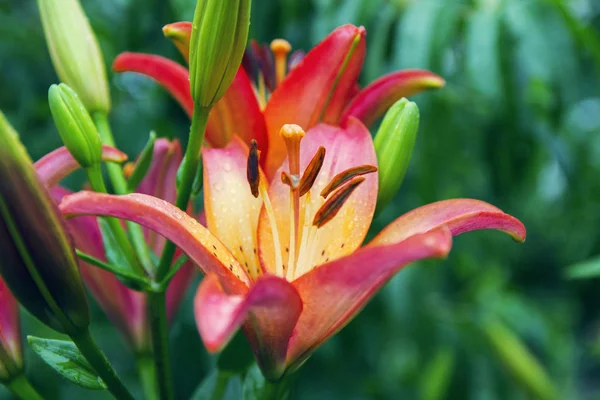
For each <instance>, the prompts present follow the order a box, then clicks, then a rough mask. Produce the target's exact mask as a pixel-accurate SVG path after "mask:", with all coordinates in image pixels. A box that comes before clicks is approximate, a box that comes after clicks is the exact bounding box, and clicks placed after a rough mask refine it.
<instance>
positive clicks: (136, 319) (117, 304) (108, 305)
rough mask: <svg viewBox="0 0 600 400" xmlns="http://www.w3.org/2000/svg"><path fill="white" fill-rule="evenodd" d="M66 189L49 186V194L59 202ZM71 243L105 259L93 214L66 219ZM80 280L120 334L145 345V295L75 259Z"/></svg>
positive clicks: (141, 346) (138, 345) (139, 347)
mask: <svg viewBox="0 0 600 400" xmlns="http://www.w3.org/2000/svg"><path fill="white" fill-rule="evenodd" d="M68 195H70V192H69V191H68V190H66V189H63V188H61V187H58V186H57V187H55V188H53V189H52V197H53V198H54V200H55V201H56V202H57V203H59V202H60V201H61V200H62V199H63V198H64V197H65V196H68ZM67 227H68V229H69V232H70V233H71V235H72V237H73V239H74V240H75V246H76V247H77V248H78V249H79V250H81V251H83V252H84V253H87V254H89V255H91V256H93V257H95V258H97V259H99V260H102V261H106V256H105V253H104V245H103V242H102V234H101V233H100V228H99V227H98V222H97V220H96V218H94V217H77V218H72V219H70V220H68V221H67ZM79 264H80V266H81V273H82V275H83V280H84V282H85V284H86V286H87V287H88V289H89V290H90V291H91V292H92V295H93V297H94V299H96V301H97V302H98V304H99V305H100V307H101V308H102V310H103V311H104V312H105V313H106V315H107V316H108V318H109V319H110V321H111V322H112V323H113V324H114V325H115V326H116V327H117V328H118V329H119V330H120V331H121V332H122V333H123V334H124V336H125V338H126V339H127V341H128V342H129V344H130V345H131V346H132V348H134V349H136V350H144V349H147V346H148V344H149V343H148V336H147V333H146V331H147V326H146V300H145V295H144V294H143V293H141V292H136V291H134V290H131V289H129V288H127V287H126V286H125V285H123V284H122V283H121V281H119V280H118V279H117V278H116V277H115V276H114V275H113V274H111V273H110V272H108V271H104V270H101V269H99V268H97V267H94V266H92V265H89V264H87V263H85V262H83V261H81V260H80V261H79Z"/></svg>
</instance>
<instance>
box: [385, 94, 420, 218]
mask: <svg viewBox="0 0 600 400" xmlns="http://www.w3.org/2000/svg"><path fill="white" fill-rule="evenodd" d="M418 130H419V108H418V107H417V105H416V104H415V103H413V102H412V101H408V100H406V99H405V98H402V99H400V100H398V101H397V102H396V103H395V104H394V105H393V106H392V107H390V109H389V110H388V112H387V113H386V114H385V117H384V118H383V122H382V123H381V126H380V127H379V130H378V131H377V135H376V136H375V141H374V143H375V153H376V154H377V161H378V163H379V195H378V196H377V209H378V210H381V209H383V208H384V207H385V206H386V205H387V204H388V203H389V202H390V201H391V200H392V198H393V197H394V196H395V195H396V193H397V192H398V190H399V189H400V186H401V185H402V181H403V180H404V176H405V175H406V170H407V169H408V164H409V162H410V158H411V156H412V152H413V148H414V146H415V139H416V137H417V131H418Z"/></svg>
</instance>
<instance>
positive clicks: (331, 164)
mask: <svg viewBox="0 0 600 400" xmlns="http://www.w3.org/2000/svg"><path fill="white" fill-rule="evenodd" d="M319 146H324V147H325V149H326V154H325V160H324V163H323V167H322V168H321V171H320V173H319V175H318V177H317V180H316V181H315V184H314V186H313V187H312V189H311V191H310V199H311V202H310V211H311V212H310V221H311V223H310V224H309V226H310V225H312V219H313V218H314V215H315V213H316V212H317V210H318V209H319V207H320V206H321V205H322V204H323V202H324V200H323V197H321V195H320V193H321V190H322V189H323V188H324V187H325V186H326V185H327V184H328V183H329V182H330V181H331V179H332V178H333V177H334V176H335V175H337V174H338V173H340V172H342V171H344V170H346V169H348V168H351V167H356V166H358V165H364V164H369V165H374V166H376V165H377V157H376V155H375V150H374V148H373V141H372V139H371V134H370V133H369V131H368V130H367V129H366V128H365V127H364V125H363V124H362V123H361V122H360V121H358V120H356V119H353V120H351V121H349V123H348V126H347V128H346V129H342V128H338V127H334V126H331V125H326V124H319V125H317V126H315V127H314V128H312V129H310V130H309V131H308V132H307V133H306V136H305V137H304V139H302V143H301V146H300V169H301V171H303V170H304V169H305V168H306V166H307V165H308V163H309V162H310V160H311V159H312V157H313V156H314V154H315V153H316V152H317V149H318V148H319ZM282 171H289V167H288V162H287V160H286V161H284V163H283V164H282V166H281V168H280V169H279V170H278V171H277V173H276V174H275V177H276V178H275V179H273V182H272V184H271V187H270V188H269V198H270V199H271V202H272V204H273V210H274V212H275V217H276V220H277V227H278V232H279V239H280V245H281V250H280V251H281V252H282V253H281V254H283V255H284V257H283V258H284V264H287V254H288V251H286V249H289V243H290V231H289V227H290V222H289V221H290V189H289V186H287V185H285V184H283V183H282V182H281V180H280V179H279V176H280V175H281V172H282ZM365 178H366V180H365V181H364V182H363V183H362V184H361V185H360V186H359V187H358V188H357V189H356V190H355V191H354V193H352V195H351V196H350V198H349V199H348V201H347V202H346V204H344V206H343V207H342V209H341V210H340V212H339V213H338V214H337V216H336V217H335V218H334V219H333V220H331V221H330V222H329V223H328V224H326V225H325V226H323V227H321V228H319V232H318V233H317V235H318V240H317V242H318V246H317V249H316V251H315V252H314V254H313V256H314V258H313V259H312V262H306V263H305V264H307V265H305V266H308V264H310V266H311V267H313V266H315V265H319V264H323V263H325V262H327V261H330V260H334V259H336V258H340V257H343V256H345V255H348V254H350V253H352V252H353V251H355V250H356V249H357V248H358V247H359V246H360V245H361V244H362V242H363V240H364V238H365V236H366V234H367V230H368V229H369V225H370V223H371V220H372V219H373V214H374V212H375V204H376V202H377V187H378V181H377V179H378V178H377V173H374V174H370V175H367V176H365ZM303 199H305V198H303ZM303 201H304V200H303ZM304 221H305V216H304V214H303V213H302V212H301V213H300V226H303V223H304ZM259 249H260V255H261V259H262V261H263V265H264V267H265V270H267V271H269V272H271V273H274V272H275V270H276V267H275V262H276V260H275V247H274V243H273V235H272V230H271V225H270V223H269V219H268V216H267V214H266V212H265V211H264V209H263V212H261V216H260V222H259ZM298 272H299V271H298V270H297V274H298ZM304 272H306V271H304ZM297 274H296V275H297Z"/></svg>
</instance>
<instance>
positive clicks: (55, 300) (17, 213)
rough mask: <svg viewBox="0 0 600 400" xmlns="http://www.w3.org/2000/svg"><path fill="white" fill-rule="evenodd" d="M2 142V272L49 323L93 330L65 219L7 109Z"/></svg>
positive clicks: (27, 305)
mask: <svg viewBox="0 0 600 400" xmlns="http://www.w3.org/2000/svg"><path fill="white" fill-rule="evenodd" d="M0 143H2V146H0V254H2V257H0V275H1V276H2V279H3V280H4V282H5V283H6V285H7V286H8V287H9V288H10V290H11V292H12V294H13V295H14V297H15V298H16V299H17V300H18V301H19V302H20V303H21V304H22V305H23V306H24V307H25V308H26V309H27V310H28V311H29V312H30V313H31V314H33V315H34V316H35V317H37V318H38V319H39V320H40V321H42V322H43V323H45V324H46V325H48V326H49V327H51V328H53V329H55V330H57V331H59V332H65V333H67V332H69V333H73V332H75V333H77V332H79V331H80V330H82V329H87V327H88V325H89V323H90V312H89V308H88V303H87V298H86V295H85V291H84V289H83V283H82V281H81V276H80V274H79V267H78V265H77V261H76V258H75V251H74V249H73V246H72V243H71V240H70V237H69V236H68V235H67V231H66V228H65V221H64V219H63V217H62V215H61V214H60V212H59V210H58V208H57V207H56V205H55V204H54V202H53V201H52V199H51V197H50V194H49V193H48V192H47V191H46V189H45V188H44V187H43V185H42V184H41V183H40V182H39V181H38V178H37V175H36V172H35V170H34V169H33V166H32V164H31V160H30V158H29V156H28V155H27V151H26V150H25V148H24V147H23V145H22V144H21V142H20V141H19V138H18V136H17V133H16V132H15V131H14V129H13V128H12V127H11V126H10V124H9V123H8V122H7V121H6V119H5V118H4V115H3V114H2V113H1V112H0Z"/></svg>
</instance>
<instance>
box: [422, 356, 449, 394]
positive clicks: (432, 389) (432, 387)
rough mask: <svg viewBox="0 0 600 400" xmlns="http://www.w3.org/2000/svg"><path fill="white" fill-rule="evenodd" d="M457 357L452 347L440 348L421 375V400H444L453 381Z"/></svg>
mask: <svg viewBox="0 0 600 400" xmlns="http://www.w3.org/2000/svg"><path fill="white" fill-rule="evenodd" d="M455 360H456V357H455V354H454V351H453V350H452V348H450V347H442V348H440V349H439V350H438V351H437V353H436V354H435V356H434V357H433V358H432V359H431V361H429V362H428V363H427V365H426V366H425V370H424V371H423V374H422V375H421V384H420V386H421V397H420V398H421V399H423V400H442V399H444V398H445V396H446V391H447V389H448V385H449V384H450V381H451V379H452V373H453V368H454V363H455Z"/></svg>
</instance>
